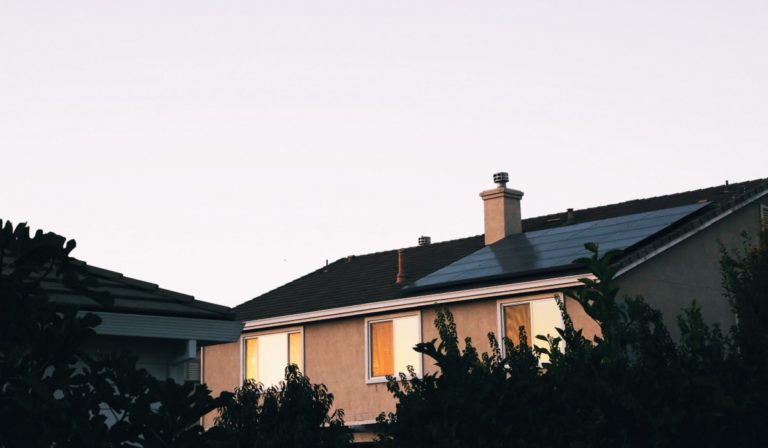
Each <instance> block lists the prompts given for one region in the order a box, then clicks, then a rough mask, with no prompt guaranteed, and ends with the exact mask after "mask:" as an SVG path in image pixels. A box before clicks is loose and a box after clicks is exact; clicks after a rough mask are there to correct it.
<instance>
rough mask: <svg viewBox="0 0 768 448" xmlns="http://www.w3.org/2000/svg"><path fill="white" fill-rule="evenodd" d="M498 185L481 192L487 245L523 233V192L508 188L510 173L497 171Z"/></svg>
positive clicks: (495, 178) (495, 179)
mask: <svg viewBox="0 0 768 448" xmlns="http://www.w3.org/2000/svg"><path fill="white" fill-rule="evenodd" d="M493 181H494V182H496V185H497V187H496V188H494V189H492V190H486V191H484V192H482V193H480V197H481V198H483V207H484V209H485V245H486V246H487V245H489V244H493V243H495V242H496V241H499V240H500V239H503V238H504V237H506V236H508V235H512V234H515V233H522V231H523V224H522V218H521V215H520V200H521V199H522V198H523V192H522V191H517V190H512V189H510V188H507V182H509V174H507V173H504V172H502V173H496V174H494V175H493Z"/></svg>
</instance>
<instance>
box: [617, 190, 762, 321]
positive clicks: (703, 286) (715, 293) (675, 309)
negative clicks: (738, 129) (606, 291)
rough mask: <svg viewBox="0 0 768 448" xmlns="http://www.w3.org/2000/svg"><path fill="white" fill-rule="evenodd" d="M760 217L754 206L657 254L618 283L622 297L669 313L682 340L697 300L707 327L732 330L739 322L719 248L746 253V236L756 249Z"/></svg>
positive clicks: (666, 317) (668, 318)
mask: <svg viewBox="0 0 768 448" xmlns="http://www.w3.org/2000/svg"><path fill="white" fill-rule="evenodd" d="M759 216H760V208H759V205H758V204H751V205H749V206H747V207H744V208H743V209H741V210H739V211H737V212H735V213H733V214H732V215H730V216H727V217H726V218H724V219H722V220H721V221H719V222H717V223H715V224H713V225H712V226H710V227H709V228H707V229H704V230H703V231H701V232H699V233H697V234H696V235H693V236H691V237H690V238H688V239H687V240H685V241H682V242H681V243H679V244H678V245H676V246H674V247H672V248H670V249H668V250H667V251H665V252H662V253H660V254H658V255H657V256H655V257H653V258H652V259H650V260H649V261H647V262H646V263H643V264H641V265H639V266H637V267H636V268H635V269H632V270H631V271H629V272H627V273H626V274H624V275H622V276H620V277H619V278H618V281H619V285H620V287H621V293H622V294H625V295H630V296H635V295H641V296H643V297H644V298H645V299H646V301H647V302H648V303H650V304H651V305H652V306H653V307H654V308H657V309H659V310H660V311H661V312H662V313H664V319H665V321H666V322H667V325H668V327H669V329H670V331H671V333H672V335H673V336H676V335H678V334H679V331H678V328H677V321H676V319H677V316H678V315H679V314H681V309H682V308H684V307H687V306H689V305H690V303H691V301H692V300H693V299H695V300H696V302H697V303H698V304H699V305H700V306H701V308H702V313H703V315H704V317H705V319H706V320H707V321H708V322H711V323H718V324H720V325H721V326H722V328H723V329H727V328H728V327H730V326H731V325H732V324H733V323H734V318H733V314H732V313H731V310H730V306H729V305H728V300H727V299H726V298H725V297H724V296H723V293H724V291H723V289H722V285H721V275H720V264H719V261H720V243H722V244H723V245H724V246H725V247H726V248H729V249H734V248H741V247H742V246H743V241H744V240H743V238H742V237H741V234H742V233H743V232H747V233H748V234H749V235H752V236H753V238H755V239H754V242H755V243H757V235H758V229H759V222H760V221H759Z"/></svg>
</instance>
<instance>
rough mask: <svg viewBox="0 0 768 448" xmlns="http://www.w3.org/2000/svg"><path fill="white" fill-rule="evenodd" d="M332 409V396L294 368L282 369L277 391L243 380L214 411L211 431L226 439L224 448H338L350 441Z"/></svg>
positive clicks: (341, 415) (340, 414)
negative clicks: (282, 378) (217, 409)
mask: <svg viewBox="0 0 768 448" xmlns="http://www.w3.org/2000/svg"><path fill="white" fill-rule="evenodd" d="M332 408H333V394H331V393H329V392H328V390H327V388H326V387H325V385H322V384H312V383H311V382H310V380H309V378H307V377H306V376H304V375H303V374H302V373H301V372H300V371H299V368H298V367H297V366H296V365H290V366H288V367H287V368H286V369H285V380H284V381H281V382H280V384H279V385H277V386H271V387H267V388H265V387H264V385H263V384H261V383H257V382H254V381H252V380H248V381H246V382H244V383H243V385H242V386H241V387H239V388H237V389H236V390H235V394H234V398H233V400H231V401H230V402H228V403H227V404H226V405H224V406H223V407H221V409H220V410H219V412H220V415H219V417H218V418H217V419H216V427H217V428H220V429H221V430H223V431H224V432H226V433H227V434H228V435H229V443H228V446H232V447H237V448H246V447H259V448H270V447H275V448H277V447H285V448H291V447H296V448H298V447H327V448H331V447H342V446H347V445H349V444H350V442H351V433H350V431H349V429H348V428H347V427H346V426H344V411H343V410H342V409H336V410H335V411H333V412H331V409H332Z"/></svg>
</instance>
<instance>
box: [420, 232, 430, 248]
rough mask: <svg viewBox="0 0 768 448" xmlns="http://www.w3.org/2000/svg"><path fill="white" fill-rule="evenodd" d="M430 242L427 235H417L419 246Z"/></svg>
mask: <svg viewBox="0 0 768 448" xmlns="http://www.w3.org/2000/svg"><path fill="white" fill-rule="evenodd" d="M430 244H432V238H431V237H428V236H424V235H422V236H420V237H419V246H428V245H430Z"/></svg>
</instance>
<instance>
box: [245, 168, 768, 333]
mask: <svg viewBox="0 0 768 448" xmlns="http://www.w3.org/2000/svg"><path fill="white" fill-rule="evenodd" d="M766 189H768V179H757V180H752V181H747V182H741V183H736V184H730V185H719V186H716V187H710V188H705V189H700V190H693V191H687V192H683V193H676V194H671V195H665V196H658V197H653V198H647V199H636V200H632V201H627V202H621V203H617V204H611V205H604V206H600V207H593V208H587V209H582V210H575V211H573V212H572V213H569V212H567V211H564V212H561V213H555V214H550V215H545V216H538V217H534V218H528V219H524V220H523V222H522V225H523V232H524V233H525V234H530V233H531V232H537V231H543V230H547V229H555V228H565V227H568V226H574V225H577V224H582V223H588V222H594V221H601V220H609V219H612V218H618V217H622V216H628V215H634V214H642V213H647V212H653V211H657V210H664V209H673V208H676V207H683V206H689V205H694V204H699V205H701V211H700V212H697V213H693V214H692V215H690V216H688V215H686V216H683V218H684V219H682V222H674V223H670V225H669V226H667V227H665V228H664V229H663V230H661V231H659V232H656V233H654V234H653V235H649V236H647V237H646V238H643V240H642V241H641V244H634V245H633V246H632V247H631V248H630V251H631V253H627V254H625V258H631V256H632V255H633V254H637V253H642V252H643V251H645V250H648V249H647V248H649V247H654V244H655V242H657V241H659V240H660V239H662V238H664V237H665V236H667V237H668V236H669V234H671V233H672V232H676V231H679V230H680V229H682V228H685V227H686V226H688V227H690V226H691V225H695V223H696V222H698V219H700V215H707V214H719V213H722V211H723V210H724V209H728V208H730V207H731V206H732V205H733V204H735V203H737V202H738V201H740V200H741V199H742V198H744V197H745V196H747V197H748V196H750V195H751V194H754V193H755V192H756V191H764V190H766ZM484 247H485V244H484V236H483V235H476V236H472V237H468V238H462V239H458V240H452V241H445V242H440V243H433V244H430V245H427V246H415V247H408V248H405V249H403V250H404V255H405V259H406V260H407V262H406V266H407V273H408V275H409V281H411V282H413V281H415V280H418V279H420V278H423V277H425V276H427V275H428V274H431V273H434V272H436V271H438V270H440V269H442V268H445V267H446V266H448V265H450V264H452V263H454V262H457V261H459V260H461V259H463V258H465V257H467V256H469V255H471V254H473V253H475V252H477V251H479V250H481V249H483V248H484ZM397 258H398V250H397V249H395V250H390V251H385V252H377V253H372V254H367V255H359V256H352V257H346V258H342V259H339V260H337V261H335V262H334V263H331V264H330V265H328V266H326V267H322V268H320V269H318V270H316V271H314V272H311V273H309V274H307V275H305V276H303V277H300V278H298V279H296V280H294V281H292V282H290V283H287V284H285V285H283V286H280V287H279V288H276V289H274V290H272V291H269V292H267V293H265V294H263V295H261V296H259V297H256V298H254V299H251V300H249V301H247V302H245V303H242V304H240V305H239V306H237V307H235V309H234V311H235V314H236V316H237V318H238V319H240V320H257V319H265V318H270V317H277V316H283V315H288V314H298V313H306V312H312V311H318V310H324V309H330V308H337V307H343V306H352V305H362V304H366V303H372V302H377V301H383V300H390V299H395V298H399V297H403V296H405V295H408V294H410V293H409V291H408V287H407V286H409V285H406V288H402V287H401V285H398V284H396V283H395V278H396V275H397V270H398V262H397ZM553 268H562V269H571V270H572V269H573V265H572V264H571V263H567V264H566V265H563V266H553ZM555 271H556V269H553V270H552V272H555ZM532 275H533V274H532ZM473 281H475V282H477V281H482V280H477V279H475V280H473ZM488 281H491V279H488ZM493 281H498V278H494V279H493Z"/></svg>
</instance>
